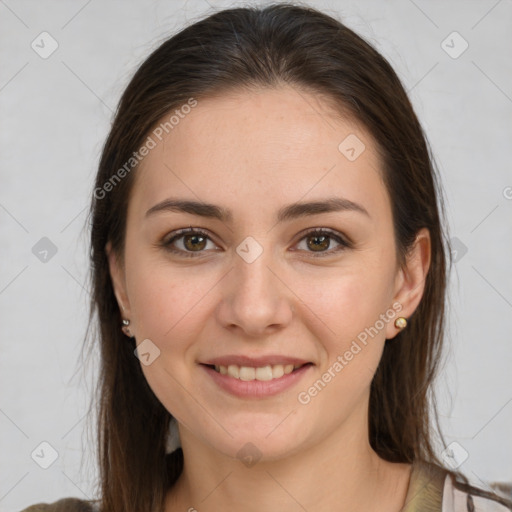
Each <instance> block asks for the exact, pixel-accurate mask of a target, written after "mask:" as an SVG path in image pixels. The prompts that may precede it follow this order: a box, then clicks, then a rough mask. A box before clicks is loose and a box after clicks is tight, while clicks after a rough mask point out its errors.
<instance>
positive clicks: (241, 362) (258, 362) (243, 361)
mask: <svg viewBox="0 0 512 512" xmlns="http://www.w3.org/2000/svg"><path fill="white" fill-rule="evenodd" d="M310 362H311V361H306V360H304V359H299V358H297V357H289V356H280V355H268V356H259V357H249V356H244V355H228V356H219V357H213V358H212V359H208V360H207V361H204V362H202V364H206V365H212V366H229V365H232V364H233V365H236V366H248V367H252V368H259V367H261V366H268V365H270V366H273V365H277V364H282V365H286V364H293V365H294V366H301V365H304V364H307V363H310Z"/></svg>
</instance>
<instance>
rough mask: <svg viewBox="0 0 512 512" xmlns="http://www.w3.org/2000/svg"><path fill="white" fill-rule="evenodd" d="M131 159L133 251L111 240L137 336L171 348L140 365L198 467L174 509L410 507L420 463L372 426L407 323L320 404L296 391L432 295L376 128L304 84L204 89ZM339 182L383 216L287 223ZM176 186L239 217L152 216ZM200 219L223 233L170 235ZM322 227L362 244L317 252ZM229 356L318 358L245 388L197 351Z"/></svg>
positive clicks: (129, 244)
mask: <svg viewBox="0 0 512 512" xmlns="http://www.w3.org/2000/svg"><path fill="white" fill-rule="evenodd" d="M350 134H355V135H356V136H357V137H358V138H359V139H360V140H361V141H363V143H364V144H365V147H366V149H365V150H364V151H363V152H362V154H361V155H360V156H359V157H358V158H357V159H356V160H355V161H349V160H348V159H347V158H346V156H345V155H344V154H342V153H341V152H340V151H339V150H338V145H339V144H340V142H341V141H343V140H344V139H345V137H347V136H348V135H350ZM134 172H136V176H135V184H134V189H133V195H132V197H131V199H130V203H129V208H128V219H127V231H126V246H125V252H124V255H123V256H124V258H119V257H117V255H116V254H114V252H113V251H111V250H110V246H107V248H106V249H107V253H108V255H109V264H110V272H111V276H112V280H113V284H114V289H115V293H116V297H117V300H118V302H119V306H120V308H121V310H122V312H123V318H129V319H130V321H131V324H130V329H131V332H132V334H133V335H134V336H135V337H136V340H137V343H140V342H141V341H142V340H144V339H147V338H148V339H150V340H151V341H152V343H154V344H155V345H156V346H157V347H158V348H159V350H160V356H159V357H158V358H156V359H155V360H154V362H153V363H152V364H150V365H148V366H145V365H142V366H141V367H142V370H143V372H144V375H145V377H146V379H147V381H148V383H149V385H150V386H151V388H152V390H153V391H154V393H155V394H156V396H157V397H158V398H159V400H160V401H161V402H162V403H163V405H164V406H165V407H166V409H167V410H168V411H169V412H170V413H171V414H172V415H173V416H174V417H176V418H177V420H178V424H179V433H180V438H181V444H182V448H183V453H184V457H185V468H184V471H183V473H182V475H181V477H180V478H179V480H178V482H177V483H176V485H175V486H174V487H173V488H172V489H170V490H169V492H168V493H167V497H166V503H165V510H166V511H170V510H188V509H189V508H191V507H195V508H196V509H197V510H198V511H200V512H208V511H218V510H222V509H223V508H224V507H225V508H226V509H233V508H236V509H243V510H246V511H261V510H269V511H278V510H279V511H283V510H284V511H290V512H291V511H299V510H304V509H306V510H308V512H316V511H320V510H351V511H363V510H364V511H367V510H376V508H377V506H378V509H379V510H380V511H384V512H385V511H396V510H399V509H400V508H401V507H402V506H403V504H404V500H405V495H406V491H407V487H408V483H409V477H410V471H411V466H410V465H408V464H397V463H389V462H386V461H384V460H383V459H381V458H380V457H379V456H378V455H377V454H376V453H375V452H374V451H373V450H372V448H371V447H370V444H369V441H368V427H367V421H368V399H369V390H370V383H371V380H372V378H373V375H374V374H375V371H376V368H377V366H378V363H379V360H380V357H381V355H382V351H383V348H384V345H385V343H386V339H390V338H393V337H394V336H396V334H397V333H398V332H399V329H398V328H396V327H395V326H394V320H391V321H388V322H386V323H385V326H384V328H382V329H381V330H380V331H379V333H378V335H376V336H375V337H373V338H372V339H371V342H369V343H368V344H367V345H366V346H364V348H363V349H362V350H361V351H360V352H359V353H358V354H357V355H356V356H354V358H353V359H352V360H351V361H350V362H349V363H348V364H347V365H346V366H345V367H344V368H343V370H342V371H341V372H339V373H338V374H336V377H335V378H333V379H332V380H331V381H330V382H329V383H328V385H326V386H325V388H324V389H323V390H322V391H321V392H319V393H318V394H317V395H316V396H315V397H314V398H313V399H312V400H311V401H310V402H309V403H308V404H306V405H303V404H301V403H299V402H298V400H297V395H298V393H299V392H301V391H304V390H307V389H308V388H309V387H310V386H311V385H312V384H313V383H314V382H315V381H316V380H317V379H319V378H321V376H322V374H324V373H325V372H326V371H327V369H328V368H329V367H330V366H332V364H333V362H334V361H336V358H337V356H339V355H342V354H344V353H345V352H346V350H347V349H348V348H349V347H350V345H351V343H352V341H353V340H354V339H356V337H357V335H358V334H359V333H360V332H362V331H364V329H365V328H367V327H370V326H373V325H375V323H376V321H377V320H378V319H379V315H381V314H383V313H385V312H386V310H389V309H390V308H392V305H393V304H394V303H399V304H400V306H401V308H402V310H401V311H400V314H399V315H398V314H397V315H396V316H395V317H394V318H396V317H398V316H404V317H406V318H407V317H409V316H410V315H411V314H412V313H413V311H414V310H415V309H416V307H417V306H418V304H419V301H420V299H421V296H422V293H423V286H424V279H425V276H426V273H427V271H428V267H429V264H430V239H429V233H428V231H427V230H422V231H420V232H419V233H418V236H417V239H416V244H415V246H414V247H413V249H412V251H411V252H410V254H409V256H408V259H407V261H406V264H405V265H404V266H402V267H400V266H399V265H398V263H397V257H396V247H395V245H394V235H393V224H392V216H391V204H390V198H389V196H388V193H387V190H386V188H385V186H384V183H383V181H382V173H381V168H380V161H379V158H378V156H377V152H376V147H375V143H374V141H373V140H372V139H371V137H370V135H369V134H368V133H367V132H366V130H365V129H364V128H363V127H362V126H361V125H360V124H359V123H357V122H355V121H354V120H351V119H348V118H344V117H342V116H340V115H339V114H338V113H337V112H335V111H334V110H332V109H331V108H330V107H329V106H328V104H327V103H326V102H324V101H322V100H321V99H320V97H319V96H315V95H313V94H310V93H307V92H304V91H302V92H300V93H299V92H298V91H297V90H296V89H295V88H290V87H288V86H283V87H281V88H277V89H261V90H254V91H251V92H248V91H243V92H242V91H239V92H236V91H235V92H232V93H229V94H227V93H225V94H223V95H219V96H217V97H211V98H209V99H202V100H200V101H199V102H198V105H197V106H196V107H195V108H194V109H192V111H191V112H190V113H189V114H188V115H187V116H185V118H184V119H182V120H180V122H179V124H178V125H176V126H175V127H174V129H173V130H172V131H169V133H168V134H167V135H166V136H165V138H164V139H163V140H162V142H161V143H159V144H158V145H157V146H156V147H155V148H154V149H153V150H151V152H150V153H149V155H148V156H146V157H145V159H144V160H143V162H142V164H141V166H140V168H139V169H137V170H136V171H134ZM333 196H336V197H343V198H346V199H349V200H350V201H353V202H355V203H358V204H360V205H361V206H363V207H364V208H365V209H366V211H367V212H368V215H365V214H362V213H360V212H357V211H340V212H329V213H318V214H315V215H311V216H307V217H303V218H296V219H292V220H289V221H285V222H282V223H276V221H275V215H276V212H277V211H278V210H279V208H281V207H283V206H284V205H288V204H291V203H295V202H297V201H312V200H322V199H325V198H327V197H333ZM170 197H173V198H185V199H190V200H200V201H206V202H209V203H214V204H216V205H219V206H222V207H224V208H229V209H230V210H232V214H233V219H232V221H230V222H222V221H220V220H217V219H212V218H203V217H200V216H197V215H192V214H189V213H183V212H173V211H163V212H159V213H155V214H154V215H150V216H146V211H147V210H148V209H150V208H151V207H153V206H154V205H156V204H157V203H159V202H161V201H163V200H165V199H167V198H170ZM190 226H193V227H197V228H202V229H203V230H206V231H207V232H208V233H209V235H210V239H207V242H206V243H205V242H204V241H203V243H202V244H201V243H198V242H197V241H195V242H194V241H193V240H192V241H191V240H190V237H189V241H188V245H187V246H185V245H184V243H186V241H187V238H186V237H185V238H181V239H178V240H176V241H175V242H174V247H175V248H177V249H181V250H182V251H186V250H187V248H188V252H189V253H190V252H192V257H185V256H181V257H180V256H179V255H176V254H173V253H171V252H169V251H167V250H166V249H165V247H164V246H163V245H162V240H163V241H165V240H166V238H167V239H169V238H170V237H169V234H170V233H172V232H174V231H176V230H178V229H180V228H189V227H190ZM309 228H326V229H331V230H333V231H335V232H337V233H339V234H340V235H341V236H342V237H343V236H344V237H348V238H349V239H350V240H351V241H352V246H351V247H350V248H345V249H343V250H341V251H339V252H334V250H335V249H336V248H337V247H339V246H340V245H339V243H338V242H336V240H334V239H332V238H331V241H330V245H329V244H327V248H325V250H326V251H330V254H329V255H327V256H323V257H322V256H320V257H315V254H318V252H319V250H318V249H317V250H316V251H315V247H313V248H311V244H310V245H308V240H309V241H310V242H311V241H312V240H313V241H315V237H314V235H313V237H309V238H308V237H306V238H305V235H304V234H303V232H304V231H305V230H307V229H309ZM248 236H251V237H253V238H254V239H255V240H257V242H258V243H259V244H260V246H261V247H262V249H263V252H262V254H261V255H260V256H259V257H258V258H257V259H256V260H255V261H253V262H252V263H247V262H246V261H245V260H244V259H243V258H241V257H240V256H239V255H238V253H237V252H236V248H237V246H239V244H240V243H241V242H242V241H243V240H244V239H245V238H246V237H248ZM194 243H195V244H196V245H194ZM197 245H198V246H199V252H197V251H196V252H194V249H195V248H196V247H197ZM190 247H192V250H191V249H190ZM322 247H325V246H324V245H323V246H322ZM201 251H202V252H201ZM228 354H245V355H249V356H257V355H267V354H281V355H288V356H295V357H300V358H303V359H305V360H307V361H311V362H313V363H314V366H312V367H311V368H310V369H309V370H308V373H307V374H306V375H305V376H304V377H303V378H302V379H301V380H300V381H299V382H298V383H297V384H296V385H294V386H293V387H292V388H291V389H288V390H286V391H284V392H282V393H281V394H279V395H277V396H274V397H267V398H263V399H242V398H237V397H234V396H232V395H229V394H227V393H226V392H224V391H222V390H220V389H219V388H218V387H217V386H216V385H215V384H214V383H213V381H212V379H211V378H210V377H209V375H207V374H206V372H205V371H204V370H203V369H202V368H201V367H200V366H199V365H198V363H199V361H205V360H207V359H208V358H211V357H215V356H221V355H228ZM247 442H251V443H253V444H254V445H255V446H256V447H257V448H258V450H259V452H260V453H261V459H260V460H259V461H258V462H257V464H255V465H254V466H252V467H246V466H245V465H244V464H242V463H241V461H240V460H239V459H238V458H237V457H236V454H237V452H238V451H239V450H240V449H241V448H242V447H243V446H244V445H245V444H246V443H247ZM377 504H378V505H377Z"/></svg>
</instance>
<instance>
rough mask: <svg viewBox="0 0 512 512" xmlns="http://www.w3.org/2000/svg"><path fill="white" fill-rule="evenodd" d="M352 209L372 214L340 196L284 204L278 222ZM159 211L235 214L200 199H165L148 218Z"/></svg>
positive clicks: (227, 219)
mask: <svg viewBox="0 0 512 512" xmlns="http://www.w3.org/2000/svg"><path fill="white" fill-rule="evenodd" d="M343 211H352V212H358V213H362V214H363V215H366V216H368V217H370V214H369V213H368V211H367V210H366V208H364V207H363V206H362V205H360V204H358V203H354V202H353V201H350V200H349V199H344V198H340V197H329V198H326V199H323V200H317V201H311V202H299V203H292V204H289V205H287V206H283V207H282V208H280V209H279V211H278V212H277V216H276V220H277V222H278V223H279V222H284V221H289V220H293V219H297V218H300V217H307V216H310V215H317V214H319V213H330V212H343ZM158 212H182V213H190V214H192V215H197V216H199V217H208V218H213V219H218V220H220V221H222V222H231V221H232V220H233V214H232V212H231V210H228V209H226V208H223V207H221V206H217V205H215V204H210V203H204V202H200V201H190V200H187V199H172V198H170V199H165V200H164V201H162V202H160V203H158V204H156V205H155V206H153V207H151V208H150V209H149V210H148V211H147V212H146V215H145V216H146V218H147V217H150V216H152V215H154V214H156V213H158Z"/></svg>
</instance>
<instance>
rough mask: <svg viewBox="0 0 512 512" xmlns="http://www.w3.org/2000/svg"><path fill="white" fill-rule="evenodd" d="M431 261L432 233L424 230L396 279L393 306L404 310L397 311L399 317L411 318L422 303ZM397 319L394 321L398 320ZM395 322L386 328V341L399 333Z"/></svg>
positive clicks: (389, 323)
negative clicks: (398, 305)
mask: <svg viewBox="0 0 512 512" xmlns="http://www.w3.org/2000/svg"><path fill="white" fill-rule="evenodd" d="M430 260H431V244H430V232H429V231H428V229H427V228H422V229H420V231H418V233H417V235H416V240H415V241H414V244H413V246H412V247H411V249H410V251H409V252H408V253H407V255H406V261H405V263H404V265H403V266H402V267H401V268H400V269H399V271H398V273H397V275H396V278H395V294H394V299H393V304H395V303H398V304H400V305H401V307H402V309H401V310H398V309H396V311H397V313H398V311H399V313H398V314H397V317H396V318H398V316H401V317H405V318H409V317H410V316H411V315H412V314H413V313H414V311H415V310H416V308H417V307H418V304H419V303H420V301H421V298H422V297H423V292H424V290H425V280H426V278H427V273H428V269H429V268H430ZM396 318H395V319H394V320H396ZM394 320H393V321H392V322H388V324H387V326H386V339H391V338H394V337H395V336H396V335H397V334H398V333H399V332H400V329H398V328H397V327H396V326H395V323H394Z"/></svg>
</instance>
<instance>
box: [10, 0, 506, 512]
mask: <svg viewBox="0 0 512 512" xmlns="http://www.w3.org/2000/svg"><path fill="white" fill-rule="evenodd" d="M253 3H254V2H253ZM256 3H257V2H256ZM232 5H244V3H243V2H240V3H232V2H221V1H214V0H208V1H206V0H194V1H192V0H189V1H176V2H174V1H141V0H137V1H111V0H109V1H100V0H89V1H87V0H76V1H75V0H72V1H67V2H61V1H47V0H46V1H39V0H33V1H27V0H18V1H15V0H1V1H0V38H1V39H0V63H1V65H0V112H1V118H0V166H1V167H0V170H1V181H0V231H1V244H0V251H1V260H0V261H1V266H0V315H1V316H0V350H1V358H0V461H1V462H0V510H2V511H16V510H20V509H21V508H23V507H25V506H28V505H29V504H32V503H36V502H41V501H55V500H57V499H58V498H60V497H63V496H76V497H79V498H91V497H94V492H95V490H94V485H95V479H96V476H97V473H96V469H95V458H94V457H95V453H94V449H95V444H94V443H95V438H94V432H93V431H91V432H89V430H88V428H87V425H88V423H87V418H86V413H87V409H88V406H89V400H90V397H91V393H92V388H93V384H94V376H95V367H96V364H95V360H94V357H95V356H94V355H93V359H92V360H91V361H92V364H91V365H90V366H89V367H84V366H83V364H82V362H81V359H80V352H81V347H82V341H83V337H84V333H85V329H86V324H87V307H88V299H89V296H88V293H89V292H88V283H87V271H88V261H87V254H88V245H87V244H88V240H87V236H88V228H87V225H86V220H87V218H86V216H87V207H88V203H89V197H90V194H91V190H92V182H93V177H94V174H95V171H96V167H97V163H98V157H99V153H100V150H101V147H102V144H103V141H104V139H105V137H106V135H107V133H108V129H109V126H110V121H111V119H112V113H113V111H114V110H115V107H116V104H117V101H118V99H119V97H120V94H121V92H122V91H123V89H124V87H125V86H126V85H127V83H128V80H129V78H130V76H131V75H132V73H133V72H134V71H135V70H136V68H137V66H138V64H140V63H141V61H142V60H143V59H144V57H146V56H147V55H148V54H149V52H150V51H151V50H152V49H153V48H155V47H156V46H157V45H158V43H160V42H162V41H163V40H164V39H165V38H166V37H168V36H170V35H171V34H173V33H175V32H176V31H178V30H179V29H180V28H182V27H183V26H184V25H186V24H187V23H190V22H192V21H194V20H197V19H198V18H199V17H202V16H203V15H206V14H208V13H213V12H214V11H215V10H218V9H220V8H223V7H228V6H232ZM310 5H313V6H315V7H318V8H320V9H322V10H325V11H326V12H327V13H330V14H333V15H335V16H337V17H339V18H341V19H342V21H344V22H345V23H346V24H347V25H348V26H349V27H351V28H352V29H354V30H355V31H356V32H358V33H359V34H360V35H362V36H363V37H365V38H366V39H367V40H368V41H370V42H371V43H373V44H374V45H375V46H376V47H377V48H378V49H379V50H380V51H381V52H382V53H383V54H384V55H385V56H386V57H387V58H388V59H389V61H390V62H391V64H392V65H393V66H394V67H395V69H396V70H397V72H398V74H399V76H400V77H401V79H402V81H403V83H404V85H405V87H406V89H407V90H408V91H409V94H410V97H411V99H412V101H413V104H414V106H415V109H416V111H417V113H418V116H419V118H420V120H421V122H422V124H423V126H424V128H425V131H426V133H427V136H428V138H429V141H430V143H431V145H432V148H433V152H434V154H435V157H436V160H437V163H438V166H439V169H440V172H441V175H442V179H443V184H444V187H445V192H446V198H447V207H448V212H447V213H448V218H449V229H450V237H451V238H453V239H455V240H454V247H455V248H456V251H457V254H456V261H457V263H456V265H455V267H454V273H453V275H452V277H451V281H450V294H451V299H450V302H451V311H450V328H449V341H450V345H449V351H448V352H447V357H446V364H445V366H444V367H443V371H442V374H441V376H440V378H439V381H438V384H437V387H438V395H439V405H440V412H441V425H442V427H443V430H444V433H445V435H446V439H447V441H448V442H450V443H456V444H454V445H452V449H453V453H454V454H455V459H457V460H458V462H457V463H458V464H459V463H461V461H462V460H463V459H464V461H463V462H462V465H461V469H462V470H463V471H464V472H465V473H466V474H467V475H468V476H469V477H470V478H471V479H472V480H474V481H475V483H477V484H480V485H484V483H483V482H486V481H495V480H501V481H512V462H511V461H512V457H511V455H512V435H511V432H512V428H511V427H512V386H511V384H512V377H511V368H512V336H511V333H512V272H511V269H510V262H511V258H510V254H511V253H512V171H511V161H512V149H511V147H512V137H511V135H512V82H511V78H512V59H510V48H511V43H512V41H511V36H510V34H511V33H512V2H511V1H510V0H501V1H496V0H481V1H467V0H465V1H421V0H415V1H408V0H394V1H386V2H382V1H381V0H372V1H369V0H365V1H361V0H358V1H348V0H347V1H344V0H340V1H334V0H330V1H313V2H310ZM43 32H46V33H47V34H42V33H43ZM41 40H43V43H41ZM57 45H58V46H57ZM54 48H56V49H55V51H53V53H51V54H50V55H48V53H50V52H51V51H52V50H53V49H54ZM45 251H46V252H45ZM41 443H48V444H43V445H41ZM52 450H55V454H54V452H53V451H52ZM38 454H39V459H38ZM43 454H44V456H43ZM52 457H53V458H55V457H57V458H56V460H55V462H54V463H53V464H51V466H49V467H48V468H47V469H44V468H43V467H41V465H44V464H45V463H48V462H50V461H51V460H52Z"/></svg>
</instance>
